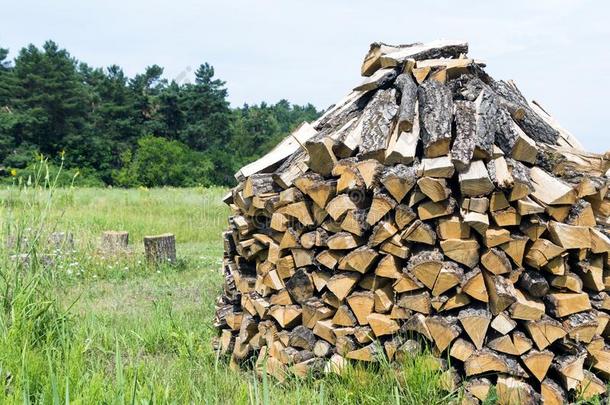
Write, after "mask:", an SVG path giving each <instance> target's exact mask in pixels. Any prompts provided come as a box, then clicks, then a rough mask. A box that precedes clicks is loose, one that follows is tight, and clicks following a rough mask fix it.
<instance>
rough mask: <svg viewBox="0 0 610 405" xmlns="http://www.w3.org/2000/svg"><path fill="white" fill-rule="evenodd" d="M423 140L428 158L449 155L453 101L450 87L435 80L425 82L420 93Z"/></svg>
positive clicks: (420, 88)
mask: <svg viewBox="0 0 610 405" xmlns="http://www.w3.org/2000/svg"><path fill="white" fill-rule="evenodd" d="M418 98H419V117H420V122H421V128H420V129H421V139H422V141H423V144H424V153H425V155H426V157H437V156H443V155H446V154H447V153H449V144H450V143H451V119H452V114H453V101H452V96H451V92H450V91H449V87H447V86H446V85H444V84H442V83H439V82H437V81H435V80H429V81H425V82H424V83H423V84H422V85H421V86H420V87H419V91H418Z"/></svg>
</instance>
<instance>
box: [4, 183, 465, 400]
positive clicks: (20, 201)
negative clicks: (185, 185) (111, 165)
mask: <svg viewBox="0 0 610 405" xmlns="http://www.w3.org/2000/svg"><path fill="white" fill-rule="evenodd" d="M223 192H224V190H222V189H154V190H147V189H138V190H136V189H133V190H118V189H114V190H113V189H57V190H49V189H45V188H41V187H32V186H30V187H21V188H18V187H9V188H5V189H3V190H1V191H0V201H1V208H0V210H1V211H0V218H1V219H0V221H1V222H2V224H1V225H2V232H1V234H2V239H4V240H3V241H2V246H6V245H7V244H8V245H11V246H12V245H14V240H15V238H16V235H20V236H21V237H20V238H17V240H22V239H24V240H25V241H24V242H23V243H22V245H21V246H20V248H19V249H20V250H21V251H27V252H29V253H30V256H31V257H32V259H31V260H30V261H29V263H24V262H23V261H22V260H14V259H12V258H11V257H10V255H11V251H13V250H15V249H17V248H15V247H14V248H12V249H4V248H3V249H2V250H1V251H2V255H1V258H0V265H1V266H2V268H1V274H0V305H1V309H0V339H1V341H0V378H1V379H0V381H2V382H1V383H0V384H2V385H3V389H0V403H28V402H30V403H45V404H47V403H50V404H59V403H80V404H93V403H105V404H123V403H130V404H136V403H137V404H149V403H177V404H182V403H197V404H198V403H226V404H241V403H253V404H267V403H281V404H296V403H301V404H305V403H320V404H322V403H329V404H335V403H345V404H348V403H349V404H353V403H359V404H363V403H379V404H386V403H409V404H418V403H422V404H423V403H427V404H441V403H447V402H448V401H449V400H450V399H451V398H455V397H456V395H458V394H456V393H454V394H448V393H447V392H445V391H443V390H442V389H441V388H440V387H441V385H442V379H441V377H440V373H439V372H438V371H436V370H435V368H434V367H430V364H431V357H429V356H426V355H422V356H419V357H417V358H414V359H412V360H410V361H408V364H407V363H405V364H400V365H392V366H390V365H388V364H381V365H377V366H374V367H363V366H357V367H353V368H350V369H349V370H347V372H346V373H345V375H343V376H341V377H339V376H328V377H326V378H324V379H322V380H313V379H305V380H297V379H290V380H288V381H287V382H285V383H284V384H279V383H277V382H276V381H275V380H272V379H270V378H267V377H265V376H257V375H256V374H255V373H254V372H253V371H244V372H240V373H237V372H233V371H230V370H229V369H228V367H227V362H226V360H225V359H218V358H217V355H216V353H215V352H214V350H213V349H212V347H211V344H210V341H211V338H212V337H213V336H214V334H215V331H214V330H213V327H212V318H213V313H214V300H215V297H216V296H217V294H218V291H219V290H220V286H221V283H222V278H221V275H220V273H219V269H220V265H221V257H222V243H221V238H220V233H221V231H222V230H223V229H224V228H225V226H226V217H227V214H228V212H229V211H228V209H227V208H226V207H224V206H223V205H222V203H221V202H220V198H221V196H222V194H223ZM104 230H126V231H129V232H130V244H131V247H132V252H131V253H130V254H129V255H126V256H124V257H121V258H118V259H108V258H104V256H102V255H100V254H99V253H98V251H97V246H98V243H99V240H98V239H99V236H100V234H101V232H102V231H104ZM54 231H62V232H71V233H72V234H73V235H74V238H75V248H74V251H67V250H69V249H65V248H64V249H63V251H61V252H60V251H54V252H52V253H54V254H55V256H54V261H53V263H52V264H51V265H48V266H43V265H42V264H41V262H44V260H42V258H43V254H44V253H48V252H51V251H52V250H53V247H52V246H51V245H50V244H49V243H48V242H47V239H48V236H47V235H48V234H49V233H51V232H54ZM162 232H171V233H174V234H175V235H176V237H177V241H178V247H177V248H178V255H179V258H180V263H179V264H178V265H177V266H174V267H163V268H153V267H149V266H147V265H146V263H145V262H144V260H143V252H142V250H143V246H142V237H143V236H144V235H147V234H156V233H162ZM34 258H38V259H34Z"/></svg>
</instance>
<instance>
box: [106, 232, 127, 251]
mask: <svg viewBox="0 0 610 405" xmlns="http://www.w3.org/2000/svg"><path fill="white" fill-rule="evenodd" d="M128 244H129V232H126V231H104V232H103V233H102V242H101V248H102V251H103V252H104V253H107V254H117V253H122V252H125V251H126V250H127V246H128Z"/></svg>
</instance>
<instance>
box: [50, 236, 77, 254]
mask: <svg viewBox="0 0 610 405" xmlns="http://www.w3.org/2000/svg"><path fill="white" fill-rule="evenodd" d="M49 245H50V246H51V248H52V249H53V251H56V252H72V251H74V235H72V232H53V233H51V234H50V235H49Z"/></svg>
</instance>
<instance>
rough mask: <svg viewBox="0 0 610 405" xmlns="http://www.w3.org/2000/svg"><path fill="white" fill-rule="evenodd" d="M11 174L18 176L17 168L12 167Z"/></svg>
mask: <svg viewBox="0 0 610 405" xmlns="http://www.w3.org/2000/svg"><path fill="white" fill-rule="evenodd" d="M11 176H13V177H15V176H17V169H11Z"/></svg>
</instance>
